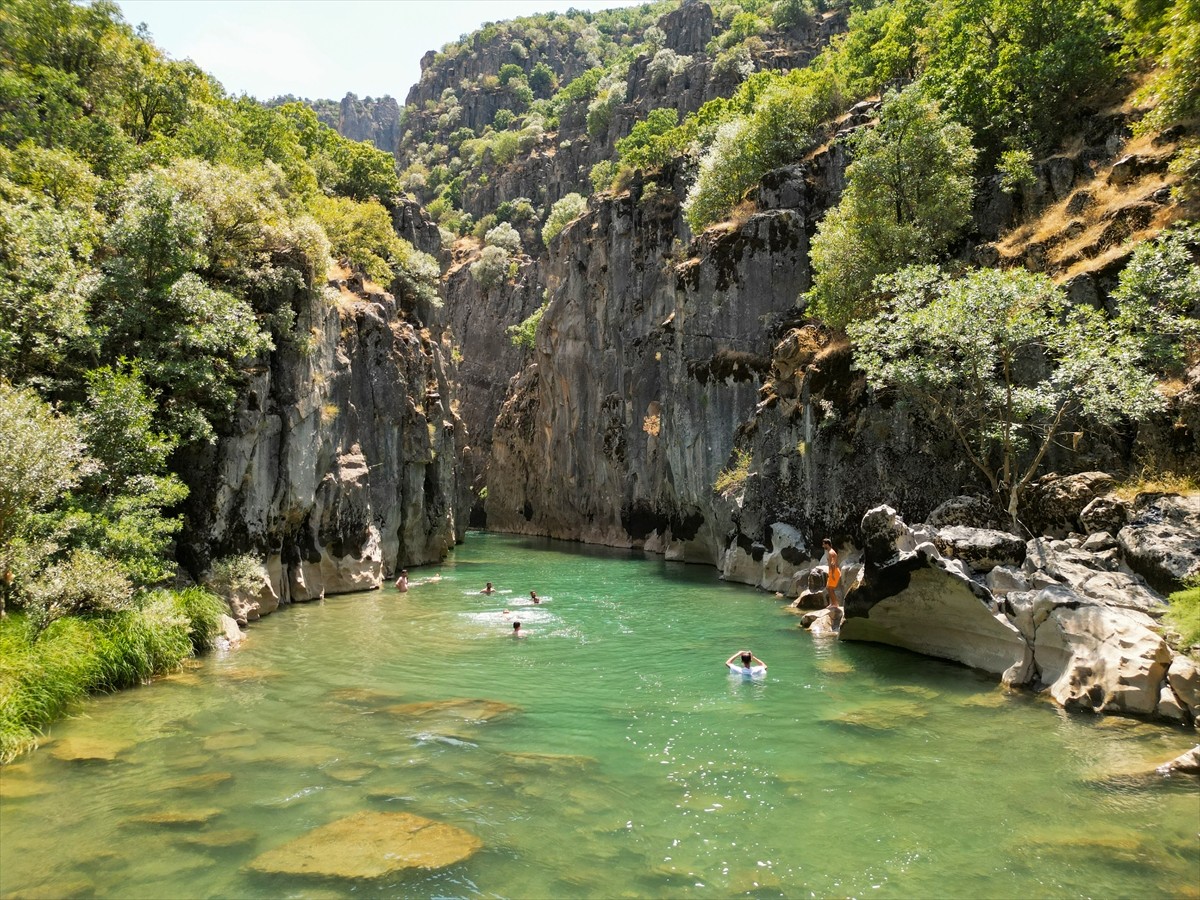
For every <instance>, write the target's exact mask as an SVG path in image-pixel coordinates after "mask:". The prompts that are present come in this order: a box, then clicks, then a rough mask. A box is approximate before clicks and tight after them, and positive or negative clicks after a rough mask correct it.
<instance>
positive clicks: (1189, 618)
mask: <svg viewBox="0 0 1200 900" xmlns="http://www.w3.org/2000/svg"><path fill="white" fill-rule="evenodd" d="M1167 602H1168V603H1169V604H1170V607H1169V608H1168V609H1167V613H1166V615H1165V616H1164V618H1165V619H1166V620H1167V622H1168V623H1169V624H1170V625H1171V627H1172V628H1174V629H1175V630H1176V631H1178V632H1179V635H1180V638H1181V640H1180V646H1182V647H1185V648H1190V647H1195V646H1196V645H1198V644H1200V577H1193V578H1192V579H1190V583H1189V584H1188V586H1187V587H1185V588H1184V589H1183V590H1182V591H1176V592H1175V593H1174V594H1171V595H1170V596H1169V597H1167Z"/></svg>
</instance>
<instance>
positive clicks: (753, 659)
mask: <svg viewBox="0 0 1200 900" xmlns="http://www.w3.org/2000/svg"><path fill="white" fill-rule="evenodd" d="M736 659H740V660H741V665H742V668H743V669H749V668H750V667H751V666H762V667H763V668H764V669H765V668H766V667H767V664H766V663H765V662H763V661H762V660H761V659H759V658H758V657H757V656H755V655H754V654H753V653H751V652H750V651H749V650H739V651H738V652H737V653H735V654H733V656H731V657H729V659H727V660H725V665H726V666H736V665H737V663H736V662H734V660H736Z"/></svg>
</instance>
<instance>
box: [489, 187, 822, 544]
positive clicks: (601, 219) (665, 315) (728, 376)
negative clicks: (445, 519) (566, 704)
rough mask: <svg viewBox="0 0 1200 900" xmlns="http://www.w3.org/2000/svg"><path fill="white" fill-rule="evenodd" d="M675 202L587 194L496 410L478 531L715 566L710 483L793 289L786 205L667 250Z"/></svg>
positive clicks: (722, 512) (750, 398) (719, 523)
mask: <svg viewBox="0 0 1200 900" xmlns="http://www.w3.org/2000/svg"><path fill="white" fill-rule="evenodd" d="M678 227H679V218H678V209H677V205H676V203H675V202H674V200H673V199H671V198H670V197H669V196H668V197H664V195H663V194H662V193H655V194H653V195H649V194H647V195H646V196H645V197H644V198H643V197H642V196H641V195H640V192H638V191H636V190H635V191H631V192H630V193H629V194H628V195H625V196H622V197H618V198H614V199H612V200H609V201H607V202H604V203H601V204H598V205H597V206H596V208H595V209H594V211H593V212H592V213H591V214H590V215H589V216H587V217H585V218H583V219H581V220H579V221H577V222H576V223H575V224H574V225H573V226H572V227H570V228H568V229H567V230H566V231H564V232H563V234H562V235H561V236H560V237H559V238H558V241H557V250H558V252H557V253H556V254H555V257H554V258H553V259H552V260H551V263H550V265H549V268H548V269H547V273H546V279H547V284H548V286H549V291H550V303H549V306H548V308H547V310H546V313H545V315H544V316H543V318H542V322H541V326H540V328H539V329H538V332H537V341H536V349H535V352H534V355H533V359H532V365H533V366H536V369H533V368H532V366H531V368H530V369H528V370H527V371H526V372H525V373H524V374H523V375H522V376H521V377H520V378H518V379H516V380H515V381H514V382H513V386H512V388H511V390H510V392H509V395H508V398H507V399H506V401H505V405H504V408H503V409H502V410H501V413H500V416H499V418H498V419H497V422H496V426H495V429H494V433H493V435H494V437H493V448H494V452H493V456H492V460H491V465H490V468H489V472H488V476H487V484H488V501H487V515H488V525H489V527H493V528H497V529H500V530H503V531H515V532H521V533H535V534H553V535H555V536H557V537H564V538H569V539H575V540H584V541H589V542H593V543H604V544H611V545H616V546H639V547H648V548H650V549H655V550H658V551H659V552H663V553H665V554H667V555H668V556H669V557H672V558H680V559H692V560H697V561H703V562H707V563H709V564H713V565H715V564H718V562H719V561H720V559H721V558H722V556H723V554H724V551H725V549H726V546H727V542H726V533H727V532H728V531H729V513H728V509H729V503H728V502H727V501H722V500H721V499H720V498H718V497H717V496H716V495H715V493H714V491H713V483H714V480H715V479H716V477H717V474H718V473H719V472H720V470H721V469H722V468H723V467H725V466H726V465H727V463H728V462H729V459H730V455H731V452H732V449H733V440H734V434H735V432H736V430H737V428H738V426H739V424H740V423H741V422H743V421H744V420H745V419H746V418H748V417H749V415H750V414H751V412H752V411H753V409H754V407H755V404H756V403H757V401H758V388H759V385H760V383H761V379H762V377H763V376H764V375H765V373H766V370H767V367H768V365H769V360H768V358H767V357H766V356H765V355H764V354H762V353H761V350H760V348H761V346H762V339H763V336H762V329H763V322H764V320H768V319H770V318H771V317H772V316H773V315H775V314H777V313H778V312H779V311H781V310H785V309H788V308H789V307H791V306H792V305H793V303H794V300H795V297H796V294H797V293H798V291H799V290H800V289H801V288H802V287H803V286H804V281H803V279H804V277H805V271H806V258H807V248H808V245H807V235H806V220H805V218H804V216H803V214H802V213H801V212H800V211H797V210H786V211H783V210H780V211H772V212H769V213H765V214H762V215H758V216H754V217H752V218H751V219H750V220H749V221H747V222H746V223H745V224H744V225H743V226H741V227H740V228H736V229H731V230H730V231H728V232H724V233H711V234H708V235H706V236H705V237H704V239H703V241H702V242H701V243H700V244H699V245H698V246H697V248H696V250H697V255H696V256H694V257H693V258H691V259H687V260H683V261H677V258H673V254H674V253H676V252H677V251H678V247H679V245H678V244H677V243H676V239H677V237H678V232H677V228H678Z"/></svg>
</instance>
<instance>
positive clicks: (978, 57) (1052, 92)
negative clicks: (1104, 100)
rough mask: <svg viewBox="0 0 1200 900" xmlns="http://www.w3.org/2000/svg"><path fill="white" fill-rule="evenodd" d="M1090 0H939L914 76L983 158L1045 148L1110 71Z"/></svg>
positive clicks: (1104, 30) (1104, 20) (1107, 42)
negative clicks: (920, 74)
mask: <svg viewBox="0 0 1200 900" xmlns="http://www.w3.org/2000/svg"><path fill="white" fill-rule="evenodd" d="M1110 23H1111V18H1110V16H1109V15H1108V10H1107V9H1106V8H1105V6H1104V5H1103V4H1102V3H1100V2H1098V0H1053V2H1047V0H949V2H947V3H946V4H945V6H944V7H943V8H942V10H941V11H940V13H939V14H938V16H937V20H936V22H935V23H934V24H933V26H932V28H931V31H930V34H929V36H928V37H926V39H925V44H926V47H925V51H926V53H927V54H928V59H927V61H926V66H925V72H924V79H923V80H924V81H925V82H926V83H927V84H928V85H930V87H931V89H932V90H934V91H935V92H936V95H937V96H938V97H939V98H940V99H941V100H942V101H943V104H944V105H945V107H946V108H947V109H948V110H949V111H950V112H951V113H952V114H953V115H954V117H955V118H956V119H957V120H958V121H959V122H962V123H964V124H965V125H968V126H970V127H971V128H972V129H973V130H974V132H975V134H976V137H977V141H978V145H979V147H980V148H981V149H982V151H983V153H984V156H985V159H986V160H987V161H988V162H991V161H993V160H995V159H996V158H997V157H998V156H999V154H1000V153H1001V152H1002V151H1003V150H1005V149H1011V148H1013V147H1029V148H1031V149H1033V150H1035V151H1038V150H1042V149H1045V148H1046V147H1047V145H1048V143H1049V141H1050V140H1051V139H1052V138H1053V137H1054V136H1055V135H1058V134H1061V133H1062V128H1063V125H1064V119H1068V120H1069V119H1071V118H1072V117H1075V116H1078V115H1079V113H1080V112H1081V110H1082V109H1083V105H1082V104H1081V103H1080V102H1079V101H1080V100H1081V99H1082V98H1083V97H1084V96H1086V95H1087V94H1088V93H1090V92H1093V91H1095V90H1096V89H1097V88H1098V87H1102V86H1104V85H1105V84H1106V83H1107V82H1109V81H1110V80H1111V78H1112V76H1113V74H1114V72H1115V68H1114V65H1113V57H1112V54H1111V52H1110V47H1111V45H1112V44H1113V41H1112V36H1111V30H1110V28H1111V24H1110Z"/></svg>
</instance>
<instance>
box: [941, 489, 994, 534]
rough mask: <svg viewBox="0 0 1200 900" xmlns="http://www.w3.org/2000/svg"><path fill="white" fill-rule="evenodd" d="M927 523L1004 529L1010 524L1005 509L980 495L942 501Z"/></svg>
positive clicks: (944, 525) (942, 526)
mask: <svg viewBox="0 0 1200 900" xmlns="http://www.w3.org/2000/svg"><path fill="white" fill-rule="evenodd" d="M925 524H927V525H929V526H930V527H932V528H951V527H953V526H955V525H963V526H966V527H967V528H994V529H997V530H1003V529H1004V528H1006V527H1007V526H1008V524H1009V523H1008V519H1007V517H1006V516H1005V515H1004V511H1003V510H1001V509H1000V508H999V507H997V506H996V504H995V503H993V502H992V501H991V500H989V499H988V498H987V497H981V496H979V495H970V496H968V495H964V496H960V497H951V498H950V499H949V500H947V501H946V502H944V503H942V504H941V505H940V506H938V507H937V509H935V510H934V511H933V512H931V513H930V514H929V516H928V518H926V519H925Z"/></svg>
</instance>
